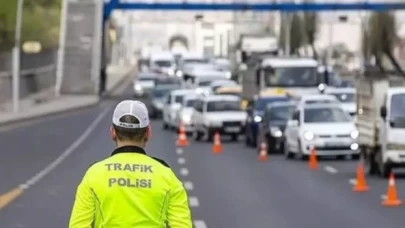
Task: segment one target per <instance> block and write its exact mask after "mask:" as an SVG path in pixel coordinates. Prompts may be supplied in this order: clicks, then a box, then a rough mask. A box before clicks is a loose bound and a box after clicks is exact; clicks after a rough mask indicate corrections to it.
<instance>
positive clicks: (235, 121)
mask: <svg viewBox="0 0 405 228" xmlns="http://www.w3.org/2000/svg"><path fill="white" fill-rule="evenodd" d="M240 104H241V100H240V98H239V97H236V96H232V95H210V96H206V97H202V98H200V99H198V100H196V101H195V105H194V111H193V114H192V116H191V122H192V124H193V126H194V129H193V137H194V139H195V140H200V139H201V137H203V136H205V138H206V139H207V141H212V139H213V136H214V135H215V133H216V132H218V133H220V134H221V135H230V136H231V137H232V140H233V141H237V140H238V136H239V135H241V134H243V133H244V128H245V125H244V124H245V119H246V115H247V114H246V112H245V111H243V110H242V109H241V105H240Z"/></svg>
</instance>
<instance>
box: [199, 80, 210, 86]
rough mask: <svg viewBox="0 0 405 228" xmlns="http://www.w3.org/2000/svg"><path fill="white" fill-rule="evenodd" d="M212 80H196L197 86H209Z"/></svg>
mask: <svg viewBox="0 0 405 228" xmlns="http://www.w3.org/2000/svg"><path fill="white" fill-rule="evenodd" d="M211 83H212V81H201V82H198V86H210V85H211Z"/></svg>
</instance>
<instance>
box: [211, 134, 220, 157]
mask: <svg viewBox="0 0 405 228" xmlns="http://www.w3.org/2000/svg"><path fill="white" fill-rule="evenodd" d="M221 152H222V145H221V136H220V135H219V133H218V132H216V133H215V135H214V145H213V146H212V153H213V154H220V153H221Z"/></svg>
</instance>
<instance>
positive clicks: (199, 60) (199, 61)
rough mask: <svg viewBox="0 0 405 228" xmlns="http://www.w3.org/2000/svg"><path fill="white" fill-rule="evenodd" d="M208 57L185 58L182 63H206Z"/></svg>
mask: <svg viewBox="0 0 405 228" xmlns="http://www.w3.org/2000/svg"><path fill="white" fill-rule="evenodd" d="M208 62H209V60H208V59H185V60H184V63H208Z"/></svg>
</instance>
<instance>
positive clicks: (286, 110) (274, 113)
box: [269, 105, 295, 121]
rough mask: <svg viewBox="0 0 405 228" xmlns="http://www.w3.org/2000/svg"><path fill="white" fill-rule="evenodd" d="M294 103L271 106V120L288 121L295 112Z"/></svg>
mask: <svg viewBox="0 0 405 228" xmlns="http://www.w3.org/2000/svg"><path fill="white" fill-rule="evenodd" d="M294 109H295V106H294V105H285V106H284V105H283V106H274V107H271V108H270V116H269V120H270V121H287V120H288V118H289V117H290V116H291V115H292V113H293V112H294Z"/></svg>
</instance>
